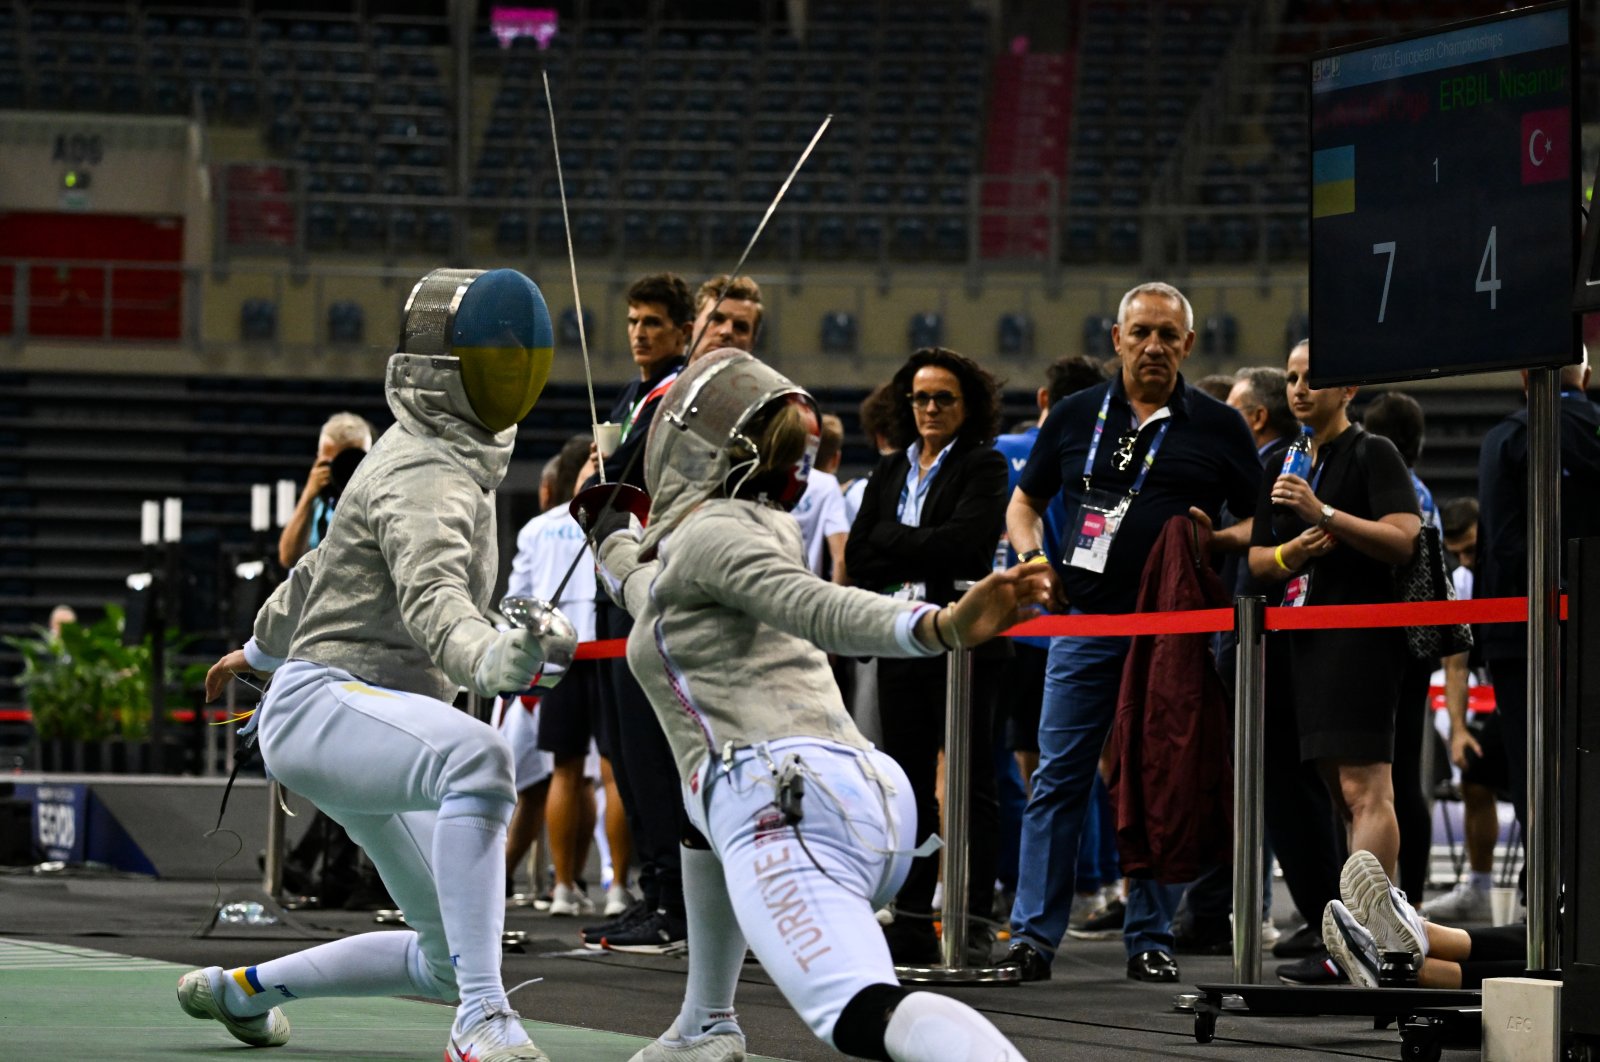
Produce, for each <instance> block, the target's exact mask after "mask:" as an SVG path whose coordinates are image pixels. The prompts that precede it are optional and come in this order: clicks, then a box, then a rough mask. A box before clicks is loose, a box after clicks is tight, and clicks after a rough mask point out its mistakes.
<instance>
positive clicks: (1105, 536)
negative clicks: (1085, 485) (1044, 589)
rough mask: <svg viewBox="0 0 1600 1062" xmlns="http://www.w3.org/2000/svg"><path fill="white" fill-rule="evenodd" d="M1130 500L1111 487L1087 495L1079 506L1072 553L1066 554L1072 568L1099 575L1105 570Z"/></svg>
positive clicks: (1094, 490)
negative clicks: (1111, 489) (1114, 492)
mask: <svg viewBox="0 0 1600 1062" xmlns="http://www.w3.org/2000/svg"><path fill="white" fill-rule="evenodd" d="M1128 502H1129V499H1128V497H1127V496H1126V495H1121V494H1113V493H1111V492H1110V491H1108V490H1098V489H1093V490H1090V491H1089V492H1088V493H1087V494H1085V495H1084V498H1083V503H1082V504H1081V505H1079V506H1078V515H1077V519H1076V520H1075V521H1074V522H1073V533H1074V538H1073V543H1072V552H1071V553H1070V554H1068V556H1067V564H1068V565H1069V566H1070V567H1073V568H1082V569H1083V570H1084V571H1088V572H1094V573H1096V574H1097V575H1098V574H1100V573H1103V572H1104V571H1105V570H1106V559H1107V558H1108V557H1109V556H1110V555H1111V543H1112V541H1114V540H1115V539H1116V537H1117V531H1118V529H1119V528H1121V527H1122V518H1123V516H1124V515H1126V514H1127V512H1128Z"/></svg>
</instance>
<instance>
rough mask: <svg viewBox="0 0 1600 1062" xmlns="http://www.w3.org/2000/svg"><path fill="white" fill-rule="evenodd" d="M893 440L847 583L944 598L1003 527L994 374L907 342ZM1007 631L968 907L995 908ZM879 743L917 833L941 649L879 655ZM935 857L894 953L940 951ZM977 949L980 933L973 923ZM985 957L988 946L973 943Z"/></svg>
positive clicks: (920, 832) (983, 560)
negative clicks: (998, 728) (999, 717)
mask: <svg viewBox="0 0 1600 1062" xmlns="http://www.w3.org/2000/svg"><path fill="white" fill-rule="evenodd" d="M890 394H891V395H892V396H893V397H894V399H895V402H894V404H893V407H892V414H891V416H890V419H889V441H890V443H891V444H892V445H893V446H894V447H895V449H894V451H893V452H891V453H888V454H886V455H884V457H883V458H882V459H881V460H880V461H879V462H878V465H877V467H876V468H875V469H873V472H872V478H871V479H870V480H869V481H868V483H867V488H866V492H865V494H864V495H863V497H862V500H861V511H860V513H859V514H858V515H857V517H856V520H855V523H854V524H853V525H852V527H851V529H850V539H849V541H848V543H847V544H846V546H845V565H846V568H847V570H848V571H849V572H850V580H851V582H853V583H854V584H855V585H857V586H860V587H864V588H866V589H868V590H874V591H876V592H878V593H881V594H884V595H886V596H888V597H891V598H899V599H904V600H907V601H928V602H931V603H933V604H941V605H942V604H946V603H948V602H950V601H952V600H954V599H955V598H956V597H958V596H959V595H958V594H957V592H956V589H955V584H956V581H957V580H962V581H965V580H975V579H981V578H983V577H984V575H986V574H988V572H989V571H990V570H991V569H992V568H993V565H994V554H995V546H996V544H997V543H998V542H999V540H1000V534H1001V532H1002V531H1004V530H1005V514H1006V484H1007V478H1006V464H1005V458H1003V457H1002V456H1001V455H1000V452H999V451H997V450H996V449H994V447H993V446H992V445H991V444H992V443H993V442H994V437H995V434H996V432H997V426H998V423H999V416H1000V397H999V385H998V384H997V382H996V381H995V378H994V377H993V376H991V375H990V374H989V373H988V372H987V371H985V370H984V369H983V368H982V367H981V366H980V365H978V364H977V362H975V361H973V360H972V359H971V358H968V357H965V356H964V355H961V354H957V353H956V352H955V351H953V350H945V349H943V348H940V347H929V348H925V349H923V350H919V351H917V352H916V353H914V354H912V355H911V357H910V358H909V359H908V360H907V361H906V363H905V364H904V365H902V366H901V367H900V370H899V371H898V372H896V373H895V375H894V379H893V380H892V381H891V382H890ZM1009 654H1010V647H1009V646H1008V645H1006V644H1005V643H1003V642H1001V643H997V644H995V645H991V646H986V647H984V649H982V650H980V651H979V652H978V653H977V654H976V658H975V661H974V668H973V680H972V730H971V734H972V758H971V763H972V777H971V779H970V790H969V791H970V794H971V797H970V799H971V810H970V814H971V819H970V821H971V823H972V830H971V847H970V853H971V854H970V859H969V862H968V881H970V882H971V884H972V889H971V897H972V900H971V910H972V911H973V912H974V913H975V914H978V915H980V916H986V915H987V914H988V913H989V910H990V905H991V903H992V899H993V897H992V896H991V895H990V885H991V883H992V882H993V881H994V876H995V844H996V840H997V838H998V836H999V832H998V805H997V803H996V798H995V781H994V757H993V756H992V755H991V749H990V743H991V742H992V741H993V737H992V735H991V733H990V730H991V724H990V720H991V719H992V717H993V714H994V700H995V696H996V693H997V691H998V689H999V678H1000V668H1001V664H1002V662H1003V661H1004V659H1005V658H1006V657H1007V656H1009ZM878 690H879V696H878V710H879V713H880V717H881V720H882V726H883V749H884V751H885V752H887V753H888V754H889V755H890V756H892V757H894V759H895V761H896V762H897V763H899V764H900V766H901V768H902V769H904V770H905V772H906V775H907V777H908V778H910V780H911V788H912V791H913V793H915V795H916V802H917V822H918V825H917V838H916V839H917V841H918V842H919V843H920V842H921V841H923V840H924V839H925V838H927V837H928V836H929V835H930V834H932V833H933V832H934V831H935V830H936V829H937V828H938V823H939V807H938V802H937V785H936V774H937V767H938V759H939V748H940V745H941V743H942V741H943V738H944V724H943V722H942V718H941V716H942V713H943V706H944V697H945V660H944V658H943V657H938V658H933V659H925V660H907V659H889V658H882V659H880V660H879V661H878ZM937 877H938V861H937V860H936V859H935V858H934V857H931V856H927V857H923V858H921V859H918V860H916V861H915V863H913V865H912V868H911V873H910V874H909V876H907V878H906V883H905V885H904V886H902V887H901V889H900V892H899V895H898V896H897V897H896V901H895V921H894V923H893V924H891V925H890V926H889V927H888V928H887V929H886V931H885V932H886V935H887V936H888V938H889V950H890V952H891V954H893V955H894V958H895V961H896V962H899V963H906V964H912V965H925V964H929V963H934V962H937V961H938V960H939V946H938V941H937V939H936V938H935V936H934V932H933V921H932V914H933V889H934V884H935V882H936V880H937ZM972 939H973V940H974V942H975V944H976V946H977V947H978V948H980V949H985V948H986V947H987V942H988V939H989V937H988V934H987V933H986V932H979V933H974V934H973V936H972ZM979 958H981V959H982V960H983V961H987V958H988V956H987V954H986V953H985V954H984V955H982V956H979Z"/></svg>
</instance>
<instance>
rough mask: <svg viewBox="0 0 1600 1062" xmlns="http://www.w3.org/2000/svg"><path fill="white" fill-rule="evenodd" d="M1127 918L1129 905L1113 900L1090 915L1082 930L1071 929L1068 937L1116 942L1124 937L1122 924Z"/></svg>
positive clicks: (1068, 931)
mask: <svg viewBox="0 0 1600 1062" xmlns="http://www.w3.org/2000/svg"><path fill="white" fill-rule="evenodd" d="M1127 916H1128V905H1127V904H1125V903H1123V902H1122V900H1120V899H1116V900H1112V901H1111V902H1110V903H1108V904H1106V905H1105V906H1104V907H1102V908H1100V910H1099V912H1098V913H1096V914H1093V915H1090V916H1089V920H1088V921H1087V922H1085V923H1083V928H1082V929H1069V930H1067V935H1068V936H1069V937H1071V938H1073V939H1074V940H1116V939H1118V938H1119V937H1121V936H1122V923H1123V920H1124V919H1125V918H1127Z"/></svg>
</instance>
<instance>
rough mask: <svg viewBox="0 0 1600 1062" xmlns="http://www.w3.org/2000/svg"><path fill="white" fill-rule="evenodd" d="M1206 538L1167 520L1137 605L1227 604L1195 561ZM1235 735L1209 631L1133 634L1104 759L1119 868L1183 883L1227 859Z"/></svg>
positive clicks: (1167, 608) (1173, 608)
mask: <svg viewBox="0 0 1600 1062" xmlns="http://www.w3.org/2000/svg"><path fill="white" fill-rule="evenodd" d="M1197 533H1198V534H1197ZM1210 537H1211V532H1210V531H1208V530H1206V529H1204V528H1201V527H1198V526H1197V525H1195V524H1193V522H1192V521H1191V520H1190V519H1189V518H1188V517H1187V516H1174V517H1173V518H1172V519H1171V520H1168V521H1167V524H1166V526H1165V527H1164V528H1162V530H1161V537H1160V538H1159V539H1157V540H1156V548H1155V550H1154V551H1153V552H1152V553H1151V554H1150V558H1149V560H1148V561H1146V562H1145V567H1144V574H1143V576H1142V577H1141V578H1140V581H1139V598H1138V603H1137V607H1136V609H1135V611H1137V612H1183V611H1189V610H1193V609H1201V608H1220V607H1223V606H1225V605H1226V604H1227V594H1226V592H1225V591H1224V590H1223V588H1222V580H1221V579H1220V578H1218V576H1217V574H1216V573H1215V572H1214V571H1212V570H1211V568H1210V567H1209V566H1208V565H1206V564H1204V563H1197V562H1196V559H1195V553H1196V549H1197V548H1198V550H1199V556H1200V557H1202V558H1203V557H1204V556H1205V555H1206V554H1205V549H1206V544H1207V542H1208V541H1209V539H1210ZM1231 733H1232V728H1231V726H1230V721H1229V710H1228V700H1227V692H1226V690H1225V689H1224V688H1223V685H1222V678H1221V676H1219V675H1218V674H1217V667H1216V662H1215V660H1214V659H1213V657H1212V655H1211V636H1210V635H1209V634H1160V635H1148V634H1142V635H1137V636H1135V637H1134V639H1133V642H1132V645H1131V646H1130V647H1129V650H1128V659H1127V663H1126V664H1125V665H1124V666H1123V670H1122V692H1121V693H1120V695H1119V696H1118V698H1117V714H1116V717H1115V719H1114V720H1113V722H1112V724H1111V735H1110V738H1109V739H1108V744H1107V748H1106V757H1105V759H1106V760H1108V761H1109V762H1110V765H1111V774H1110V777H1109V779H1108V780H1107V782H1108V788H1109V790H1110V793H1111V806H1112V808H1113V809H1115V814H1116V823H1117V848H1118V851H1119V852H1120V853H1121V855H1122V870H1123V873H1125V874H1127V875H1129V876H1131V877H1153V878H1155V879H1156V880H1157V881H1160V882H1164V883H1168V884H1179V883H1182V882H1187V881H1193V880H1194V879H1195V878H1197V877H1199V876H1200V873H1201V872H1202V871H1203V870H1206V869H1207V868H1209V867H1213V866H1216V865H1218V864H1222V863H1227V862H1228V861H1229V859H1230V858H1231V850H1232V844H1233V771H1232V769H1231V765H1230V762H1229V761H1230V751H1231V744H1232V742H1231Z"/></svg>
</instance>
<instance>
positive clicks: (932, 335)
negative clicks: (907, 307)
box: [906, 311, 944, 350]
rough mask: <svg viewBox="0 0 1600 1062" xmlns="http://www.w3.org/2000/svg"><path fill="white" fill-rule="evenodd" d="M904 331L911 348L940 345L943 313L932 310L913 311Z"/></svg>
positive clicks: (942, 334)
mask: <svg viewBox="0 0 1600 1062" xmlns="http://www.w3.org/2000/svg"><path fill="white" fill-rule="evenodd" d="M906 331H907V337H908V338H909V339H910V341H911V349H912V350H922V349H923V348H925V347H937V346H941V345H942V344H943V343H944V315H943V314H939V313H933V312H932V311H928V312H924V313H914V314H912V315H911V321H910V324H909V325H908V326H907V329H906Z"/></svg>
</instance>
